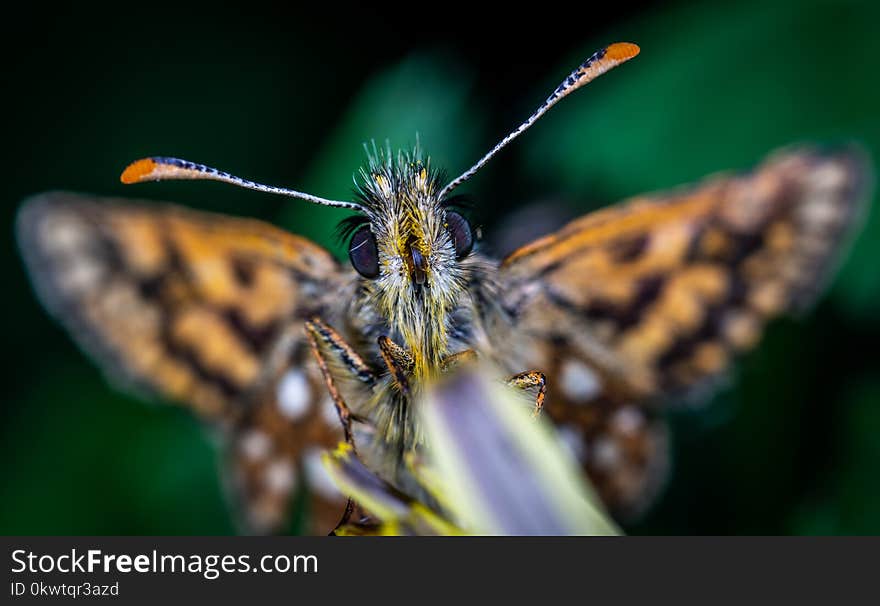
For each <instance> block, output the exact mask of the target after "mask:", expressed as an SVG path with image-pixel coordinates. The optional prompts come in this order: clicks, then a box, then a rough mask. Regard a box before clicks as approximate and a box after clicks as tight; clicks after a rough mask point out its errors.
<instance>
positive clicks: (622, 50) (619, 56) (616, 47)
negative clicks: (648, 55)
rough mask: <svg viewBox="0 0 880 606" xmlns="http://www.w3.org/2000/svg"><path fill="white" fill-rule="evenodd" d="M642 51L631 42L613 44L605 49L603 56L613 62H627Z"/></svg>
mask: <svg viewBox="0 0 880 606" xmlns="http://www.w3.org/2000/svg"><path fill="white" fill-rule="evenodd" d="M641 51H642V49H640V48H639V46H638V44H633V43H631V42H615V43H614V44H611V45H610V46H608V48H606V49H605V56H606V57H608V58H609V59H613V60H615V61H628V60H629V59H632V58H633V57H635V56H636V55H638V54H639V53H640V52H641Z"/></svg>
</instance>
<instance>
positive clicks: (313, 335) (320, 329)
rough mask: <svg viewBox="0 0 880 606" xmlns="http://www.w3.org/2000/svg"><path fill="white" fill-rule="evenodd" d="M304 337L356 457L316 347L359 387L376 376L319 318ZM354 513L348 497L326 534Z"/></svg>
mask: <svg viewBox="0 0 880 606" xmlns="http://www.w3.org/2000/svg"><path fill="white" fill-rule="evenodd" d="M306 334H307V336H308V339H309V344H310V345H311V348H312V353H314V354H315V358H316V359H317V361H318V367H319V368H320V369H321V375H322V376H323V377H324V383H325V384H326V385H327V391H328V392H329V393H330V397H331V398H332V399H333V404H334V406H336V413H337V414H338V415H339V421H340V423H342V431H343V435H344V436H345V441H346V442H347V443H348V444H350V445H351V448H352V451H354V453H355V454H357V449H356V447H355V444H354V436H353V435H352V431H351V419H352V415H351V410H350V409H349V407H348V404H346V402H345V398H343V397H342V394H341V393H340V392H339V388H338V387H337V385H336V381H335V380H334V379H333V375H332V373H331V372H330V369H329V367H328V365H327V357H325V354H324V352H323V350H322V349H321V346H320V345H323V346H325V347H326V348H327V350H328V352H329V354H330V355H331V356H332V357H333V358H335V359H336V361H337V362H339V363H340V364H342V366H343V367H344V368H345V369H346V370H348V371H349V372H350V373H351V374H352V376H355V377H357V378H358V379H359V380H360V381H361V382H362V383H365V384H367V385H370V386H372V385H373V384H374V383H375V382H376V375H375V374H374V373H373V371H372V370H371V369H370V367H369V366H367V363H366V362H364V360H363V358H361V357H360V356H359V355H358V353H357V352H356V351H354V349H352V347H351V346H350V345H349V344H348V343H346V341H345V339H343V338H342V335H340V334H339V333H338V332H336V331H335V330H333V329H332V328H331V327H330V326H328V325H327V324H325V323H324V322H323V321H322V320H321V319H320V318H312V319H311V320H308V321H307V322H306ZM319 344H320V345H319ZM354 510H355V502H354V499H352V498H351V497H349V498H348V500H347V501H346V503H345V510H344V511H343V512H342V517H341V518H340V520H339V523H338V524H337V525H336V528H334V529H333V531H332V532H331V533H330V534H335V533H336V529H338V528H340V527H342V526H345V525H346V524H348V522H349V520H350V519H351V516H352V514H353V513H354Z"/></svg>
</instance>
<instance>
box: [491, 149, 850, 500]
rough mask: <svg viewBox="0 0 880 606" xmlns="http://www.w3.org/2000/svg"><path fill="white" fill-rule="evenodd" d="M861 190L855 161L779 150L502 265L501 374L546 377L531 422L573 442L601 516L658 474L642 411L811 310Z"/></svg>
mask: <svg viewBox="0 0 880 606" xmlns="http://www.w3.org/2000/svg"><path fill="white" fill-rule="evenodd" d="M866 177H867V164H866V162H865V161H864V159H863V158H862V157H861V155H860V154H859V153H858V152H856V151H851V150H847V151H841V152H834V153H820V152H818V151H816V150H812V149H794V150H788V151H783V152H779V153H777V154H776V155H774V156H772V157H771V158H769V159H768V160H767V161H765V162H764V163H763V164H762V165H760V166H759V167H758V168H757V169H756V170H754V171H753V172H752V173H750V174H746V175H740V176H718V177H714V178H710V179H708V180H707V181H705V182H704V183H702V184H700V185H698V186H696V187H693V188H690V189H686V190H682V191H677V192H671V193H668V194H660V195H653V196H643V197H637V198H635V199H632V200H629V201H626V202H624V203H622V204H619V205H616V206H613V207H610V208H607V209H604V210H601V211H598V212H595V213H593V214H590V215H587V216H585V217H583V218H580V219H577V220H575V221H573V222H572V223H569V224H568V225H567V226H565V227H563V228H562V229H561V230H559V231H558V232H556V233H554V234H552V235H549V236H547V237H544V238H541V239H539V240H537V241H535V242H533V243H532V244H529V245H527V246H524V247H523V248H521V249H519V250H517V251H515V252H514V253H512V254H511V255H510V256H509V257H508V258H506V259H505V260H504V261H503V263H502V265H501V269H500V272H501V284H502V288H503V291H504V296H503V300H504V303H503V305H504V307H505V308H506V310H507V312H508V313H509V314H510V315H511V316H512V318H513V323H514V325H515V326H516V334H517V335H518V336H517V340H516V342H515V343H514V345H515V348H516V349H517V351H520V352H522V354H523V359H521V360H518V361H517V362H518V363H519V364H521V365H522V367H523V368H535V369H538V370H543V371H544V372H545V373H546V374H547V375H548V392H547V410H548V412H549V413H550V414H551V415H552V416H554V417H555V418H557V419H558V420H559V421H560V423H562V424H563V426H565V427H571V428H573V429H574V428H578V429H579V431H580V434H581V435H583V436H586V440H585V442H584V444H582V445H581V446H580V448H581V449H582V451H583V453H582V454H583V455H584V460H585V461H586V464H587V467H588V469H589V470H590V472H591V474H592V475H593V477H594V478H595V479H597V484H598V486H599V488H600V490H601V491H602V492H603V494H604V495H605V497H606V500H607V501H609V502H610V504H611V505H612V507H613V508H615V509H618V510H620V509H628V508H631V506H632V505H633V504H636V503H638V502H640V501H644V496H645V494H646V493H648V492H651V488H652V487H656V484H657V482H656V476H657V470H659V469H663V468H664V467H665V465H664V464H663V459H664V457H665V446H664V440H663V435H664V431H663V429H662V426H661V423H662V421H661V420H659V419H657V418H655V416H656V409H655V408H654V407H651V406H645V404H646V403H648V402H649V401H653V400H656V399H658V398H659V397H666V398H667V399H668V398H669V397H670V396H672V397H680V396H684V395H688V396H693V395H694V394H696V393H702V392H703V391H704V390H703V389H698V388H701V387H705V386H706V385H707V384H710V383H711V381H712V379H713V378H716V377H718V376H719V375H720V374H722V373H723V372H724V371H725V369H727V368H728V366H729V363H730V362H731V360H732V358H733V357H734V356H735V355H736V354H738V353H741V352H744V351H746V350H748V349H749V348H751V347H753V346H754V345H755V344H756V342H757V341H758V339H759V338H760V336H761V333H762V330H763V327H764V325H765V324H766V322H767V321H768V320H770V319H772V318H773V317H775V316H778V315H780V314H783V313H786V312H789V311H794V310H798V309H802V308H803V307H804V306H806V305H809V303H810V302H811V301H813V299H814V298H815V295H816V294H817V292H818V291H819V290H820V288H821V286H822V285H823V284H824V282H825V281H826V279H827V278H828V276H829V274H830V272H831V270H832V269H833V266H834V263H835V261H836V260H837V258H838V257H839V256H840V255H839V253H840V252H841V248H842V243H843V242H844V241H845V240H846V236H847V234H848V233H849V232H850V229H849V228H850V227H851V225H853V223H854V222H855V217H856V216H857V214H858V212H857V211H858V210H859V206H860V205H859V202H861V201H862V198H863V194H864V189H865V188H864V184H865V181H866V180H867V179H866ZM511 338H512V337H511ZM509 349H510V346H509V345H508V346H507V348H506V350H509Z"/></svg>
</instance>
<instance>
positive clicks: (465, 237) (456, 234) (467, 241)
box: [446, 210, 474, 259]
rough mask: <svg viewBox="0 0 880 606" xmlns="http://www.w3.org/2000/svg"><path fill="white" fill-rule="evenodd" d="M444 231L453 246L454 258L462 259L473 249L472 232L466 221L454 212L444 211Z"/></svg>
mask: <svg viewBox="0 0 880 606" xmlns="http://www.w3.org/2000/svg"><path fill="white" fill-rule="evenodd" d="M446 229H447V230H449V235H450V236H452V242H453V244H455V257H456V258H457V259H463V258H464V257H466V256H467V254H468V253H469V252H471V250H472V249H473V247H474V232H473V230H472V229H471V224H470V223H468V221H467V219H465V218H464V217H462V216H461V215H460V214H458V213H457V212H455V211H454V210H448V211H446Z"/></svg>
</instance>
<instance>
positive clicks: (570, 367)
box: [559, 358, 602, 404]
mask: <svg viewBox="0 0 880 606" xmlns="http://www.w3.org/2000/svg"><path fill="white" fill-rule="evenodd" d="M559 384H560V387H561V388H562V391H563V392H564V393H565V395H566V396H568V397H569V398H570V399H571V400H573V401H574V402H576V403H578V404H584V403H586V402H589V401H590V400H592V399H593V398H595V397H596V396H597V395H598V394H599V392H600V391H601V389H602V383H601V382H600V381H599V376H598V375H597V374H596V373H595V371H593V370H592V369H591V368H589V367H588V366H587V365H586V364H584V363H583V362H581V361H580V360H576V359H574V358H570V359H568V360H565V361H564V362H563V363H562V369H561V371H560V375H559Z"/></svg>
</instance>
